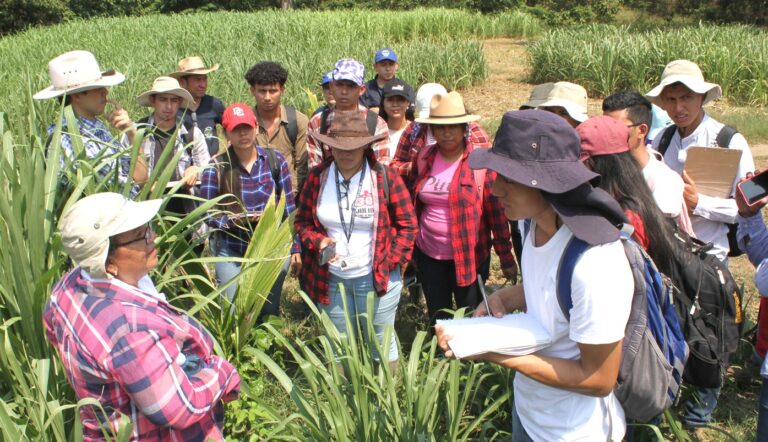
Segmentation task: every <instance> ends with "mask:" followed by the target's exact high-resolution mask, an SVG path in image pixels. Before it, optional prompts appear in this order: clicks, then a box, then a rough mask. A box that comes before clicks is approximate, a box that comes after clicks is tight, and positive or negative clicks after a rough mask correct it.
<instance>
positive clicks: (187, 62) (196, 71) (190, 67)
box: [168, 55, 219, 78]
mask: <svg viewBox="0 0 768 442" xmlns="http://www.w3.org/2000/svg"><path fill="white" fill-rule="evenodd" d="M218 69H219V64H218V63H214V64H213V65H212V66H211V67H206V66H205V63H204V62H203V59H202V58H200V57H197V56H194V55H193V56H191V57H187V58H182V59H181V60H179V70H178V71H176V72H173V73H170V74H168V76H169V77H173V78H181V77H186V76H187V75H207V74H209V73H211V72H213V71H215V70H218Z"/></svg>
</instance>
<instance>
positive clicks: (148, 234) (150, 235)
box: [112, 226, 155, 249]
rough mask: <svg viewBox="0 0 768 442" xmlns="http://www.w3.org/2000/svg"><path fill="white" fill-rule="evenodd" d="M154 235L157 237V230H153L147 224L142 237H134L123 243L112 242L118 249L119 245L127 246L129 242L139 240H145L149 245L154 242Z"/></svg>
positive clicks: (113, 246) (114, 247)
mask: <svg viewBox="0 0 768 442" xmlns="http://www.w3.org/2000/svg"><path fill="white" fill-rule="evenodd" d="M154 237H155V232H154V231H153V230H152V228H151V227H149V226H147V228H146V229H144V234H143V235H141V236H140V237H138V238H134V239H132V240H130V241H126V242H123V243H117V244H112V248H113V249H116V248H118V247H125V246H127V245H129V244H133V243H135V242H139V241H144V244H145V245H149V244H151V243H152V240H154Z"/></svg>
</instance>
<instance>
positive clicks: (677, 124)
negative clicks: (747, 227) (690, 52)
mask: <svg viewBox="0 0 768 442" xmlns="http://www.w3.org/2000/svg"><path fill="white" fill-rule="evenodd" d="M721 95H722V89H721V88H720V86H719V85H717V84H714V83H708V82H706V81H704V75H703V74H702V73H701V69H700V68H699V66H698V65H696V63H694V62H692V61H689V60H675V61H672V62H670V63H669V64H667V66H666V67H665V68H664V71H663V72H662V73H661V81H660V82H659V84H658V86H656V87H655V88H653V89H651V91H650V92H648V93H647V94H645V96H646V98H648V100H650V101H651V102H652V103H654V104H656V105H658V106H660V107H661V108H662V109H664V110H665V111H666V112H667V114H669V117H670V118H671V119H672V122H673V123H674V124H673V125H672V126H669V127H668V128H667V129H665V130H664V132H662V134H661V135H659V136H657V137H656V138H655V139H654V140H653V148H654V149H656V150H657V151H659V152H660V153H661V154H662V155H663V156H664V161H665V162H666V163H667V165H668V166H669V167H670V168H671V169H672V170H674V171H675V172H677V173H679V174H681V175H682V177H683V182H684V183H685V189H684V192H683V197H684V199H685V204H686V206H687V207H688V211H689V212H690V213H691V224H692V226H693V232H694V234H695V235H696V237H697V238H698V239H700V240H702V241H705V242H711V243H712V245H713V247H712V249H711V250H710V252H709V253H712V254H715V255H717V257H718V258H719V259H720V260H722V261H723V262H725V263H727V262H728V251H729V249H730V247H729V244H728V226H727V224H728V223H734V222H735V221H736V215H737V214H738V208H737V207H736V201H735V200H734V199H733V195H734V191H735V189H736V183H737V182H738V181H739V180H740V179H742V178H744V177H745V176H746V174H747V172H752V171H753V170H755V163H754V161H753V159H752V152H751V151H750V150H749V145H748V144H747V140H746V139H745V138H744V137H743V136H742V135H741V134H739V133H735V134H733V135H732V137H731V139H730V140H729V141H728V142H725V141H723V140H722V139H721V138H720V133H721V131H723V130H724V129H725V125H723V123H720V122H719V121H716V120H715V119H713V118H711V117H710V116H709V115H707V113H706V111H705V110H704V105H705V104H707V103H709V102H710V101H712V100H716V99H717V98H720V96H721ZM692 146H700V147H725V148H729V149H738V150H740V151H742V154H741V159H740V161H739V167H738V171H737V173H736V176H735V177H734V180H733V184H732V186H731V191H730V195H731V197H730V198H717V197H712V196H708V195H702V194H700V193H699V192H698V191H697V188H696V183H695V182H694V181H693V180H692V179H691V178H690V177H689V176H688V174H687V173H685V170H684V168H685V160H686V159H687V151H688V148H690V147H692ZM698 394H699V398H698V400H693V399H692V400H689V401H688V403H686V404H685V411H686V414H685V416H684V418H683V422H684V423H685V424H686V425H688V426H689V427H701V426H704V425H707V424H708V423H709V422H710V421H711V420H712V412H713V411H714V410H715V407H716V406H717V397H718V396H719V394H720V388H706V389H705V388H700V389H699V391H698Z"/></svg>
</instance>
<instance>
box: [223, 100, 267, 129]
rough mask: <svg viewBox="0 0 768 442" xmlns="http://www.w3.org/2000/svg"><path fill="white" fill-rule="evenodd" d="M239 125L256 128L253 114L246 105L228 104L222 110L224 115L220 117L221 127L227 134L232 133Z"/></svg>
mask: <svg viewBox="0 0 768 442" xmlns="http://www.w3.org/2000/svg"><path fill="white" fill-rule="evenodd" d="M241 124H247V125H248V126H251V127H257V126H258V124H257V123H256V115H254V114H253V110H252V109H251V107H250V106H248V105H247V104H243V103H235V104H230V105H229V106H227V108H226V109H224V115H223V116H222V117H221V125H222V126H223V127H224V130H226V131H227V132H232V130H233V129H234V128H236V127H237V126H239V125H241Z"/></svg>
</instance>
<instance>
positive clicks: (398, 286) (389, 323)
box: [318, 267, 403, 361]
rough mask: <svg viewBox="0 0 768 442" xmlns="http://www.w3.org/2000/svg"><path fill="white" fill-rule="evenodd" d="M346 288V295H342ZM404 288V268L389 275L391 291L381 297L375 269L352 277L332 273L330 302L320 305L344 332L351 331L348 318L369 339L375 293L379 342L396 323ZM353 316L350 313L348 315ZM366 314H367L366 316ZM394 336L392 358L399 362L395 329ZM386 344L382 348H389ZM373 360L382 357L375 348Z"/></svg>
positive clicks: (375, 313) (337, 327)
mask: <svg viewBox="0 0 768 442" xmlns="http://www.w3.org/2000/svg"><path fill="white" fill-rule="evenodd" d="M342 287H343V294H342ZM402 290H403V283H402V280H401V276H400V267H395V268H394V269H392V271H391V272H390V274H389V284H388V285H387V293H386V294H385V295H384V296H377V295H376V292H375V290H374V288H373V272H371V273H369V274H367V275H365V276H360V277H357V278H351V279H342V278H339V277H338V276H336V275H333V274H331V279H330V287H329V293H328V294H329V296H330V298H331V301H330V303H329V304H327V305H326V304H318V308H319V309H320V310H321V311H324V312H325V313H326V314H327V315H328V317H329V318H330V319H331V322H333V325H335V326H336V329H337V330H338V331H339V333H341V334H344V335H345V334H347V322H346V320H347V317H349V322H350V324H351V325H352V327H356V326H359V329H360V330H362V331H363V333H364V334H365V335H364V336H365V337H366V338H367V333H368V323H367V322H366V321H367V315H366V313H367V309H368V296H369V295H370V296H373V330H374V332H375V333H376V337H377V338H378V340H379V343H380V344H381V343H382V340H383V339H384V331H385V330H386V328H387V327H393V326H394V325H395V314H396V313H397V305H398V304H399V303H400V292H401V291H402ZM344 298H346V303H347V311H346V312H345V311H344ZM347 315H349V316H347ZM363 315H366V316H363ZM391 336H392V339H391V340H390V342H389V359H388V360H389V361H396V360H397V358H398V356H399V355H398V350H397V342H396V341H395V335H394V331H393V332H392V334H391ZM386 347H387V345H386V344H382V348H386ZM372 353H373V359H374V360H376V361H378V360H379V352H378V351H377V350H376V348H374V349H373V351H372Z"/></svg>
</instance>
